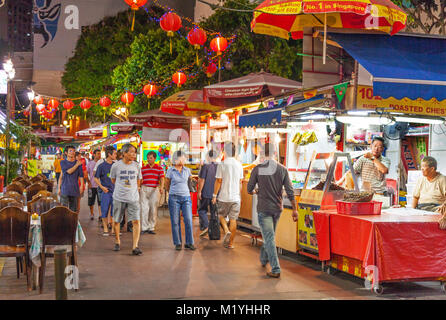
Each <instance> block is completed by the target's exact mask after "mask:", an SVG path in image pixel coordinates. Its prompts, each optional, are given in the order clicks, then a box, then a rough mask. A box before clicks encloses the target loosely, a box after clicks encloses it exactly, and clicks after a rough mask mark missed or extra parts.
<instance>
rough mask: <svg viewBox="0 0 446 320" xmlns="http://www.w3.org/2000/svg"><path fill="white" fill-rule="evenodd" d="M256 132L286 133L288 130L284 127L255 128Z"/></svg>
mask: <svg viewBox="0 0 446 320" xmlns="http://www.w3.org/2000/svg"><path fill="white" fill-rule="evenodd" d="M256 131H257V132H263V133H278V132H282V133H286V132H288V130H287V129H286V128H277V129H276V128H256Z"/></svg>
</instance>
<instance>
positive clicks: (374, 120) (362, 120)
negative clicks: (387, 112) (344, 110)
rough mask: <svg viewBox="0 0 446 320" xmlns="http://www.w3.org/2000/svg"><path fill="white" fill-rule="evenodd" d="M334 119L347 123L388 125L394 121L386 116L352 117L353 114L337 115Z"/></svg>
mask: <svg viewBox="0 0 446 320" xmlns="http://www.w3.org/2000/svg"><path fill="white" fill-rule="evenodd" d="M336 120H338V121H340V122H342V123H347V124H369V125H370V124H372V125H389V124H391V123H392V122H394V121H393V120H392V119H390V118H387V117H354V116H339V117H336Z"/></svg>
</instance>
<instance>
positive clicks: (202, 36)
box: [187, 27, 207, 50]
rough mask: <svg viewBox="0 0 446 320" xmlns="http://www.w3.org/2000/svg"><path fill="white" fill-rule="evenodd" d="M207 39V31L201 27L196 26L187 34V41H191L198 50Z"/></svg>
mask: <svg viewBox="0 0 446 320" xmlns="http://www.w3.org/2000/svg"><path fill="white" fill-rule="evenodd" d="M206 40H207V36H206V32H204V31H203V30H202V29H200V28H196V27H195V28H193V29H192V30H191V31H189V33H188V34H187V41H189V43H190V44H191V45H193V46H194V48H195V49H197V50H198V49H200V46H202V45H203V44H204V43H205V42H206Z"/></svg>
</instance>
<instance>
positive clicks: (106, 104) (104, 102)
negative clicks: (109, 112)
mask: <svg viewBox="0 0 446 320" xmlns="http://www.w3.org/2000/svg"><path fill="white" fill-rule="evenodd" d="M99 105H100V106H101V107H104V108H107V107H109V106H110V105H111V100H110V98H109V97H107V96H103V97H102V98H101V99H100V100H99Z"/></svg>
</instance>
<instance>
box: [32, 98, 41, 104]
mask: <svg viewBox="0 0 446 320" xmlns="http://www.w3.org/2000/svg"><path fill="white" fill-rule="evenodd" d="M33 101H34V103H35V104H36V105H39V104H43V98H42V97H41V96H37V97H35V98H34V100H33Z"/></svg>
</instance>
